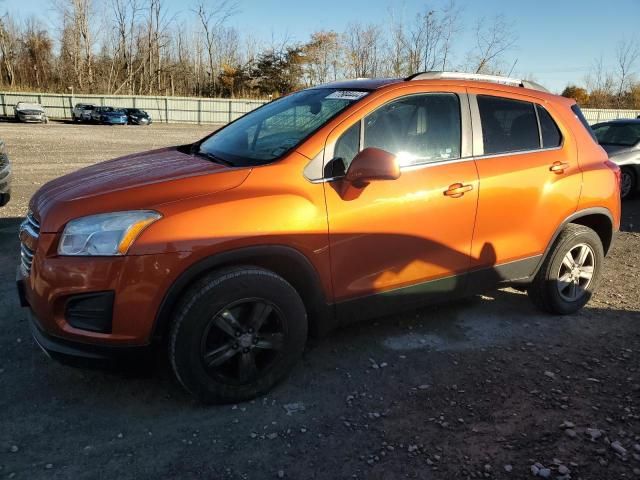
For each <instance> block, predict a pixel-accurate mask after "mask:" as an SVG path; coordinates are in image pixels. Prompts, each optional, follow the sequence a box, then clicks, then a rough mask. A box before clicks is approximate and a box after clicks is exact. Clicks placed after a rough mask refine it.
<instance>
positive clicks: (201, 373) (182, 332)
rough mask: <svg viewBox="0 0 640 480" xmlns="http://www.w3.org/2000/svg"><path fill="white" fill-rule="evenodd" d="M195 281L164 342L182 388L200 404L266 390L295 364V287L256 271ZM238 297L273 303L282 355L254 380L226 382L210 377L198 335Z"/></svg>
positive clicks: (298, 342)
mask: <svg viewBox="0 0 640 480" xmlns="http://www.w3.org/2000/svg"><path fill="white" fill-rule="evenodd" d="M207 279H208V281H205V282H200V283H199V284H198V285H197V286H196V287H197V291H196V293H195V294H193V295H189V296H188V298H187V300H188V301H187V302H186V303H184V304H183V305H182V306H181V308H180V309H179V314H178V317H177V318H176V319H175V324H174V331H173V333H172V337H171V342H170V358H171V361H172V364H173V367H174V371H175V373H176V375H177V377H178V379H179V380H180V382H181V383H182V384H183V385H184V386H185V388H186V389H187V390H188V391H190V392H191V393H192V394H194V395H195V396H197V397H198V398H200V399H201V400H203V401H205V402H207V403H210V402H215V403H227V402H236V401H242V400H247V399H249V398H253V397H255V396H257V395H259V394H261V393H264V392H266V391H267V390H269V389H270V388H271V387H272V386H273V385H275V384H276V383H277V382H278V381H280V380H281V379H282V378H284V377H285V376H286V375H287V373H288V372H289V371H290V370H291V368H292V367H293V365H294V364H295V363H296V362H297V361H298V360H299V358H300V356H301V355H302V352H303V350H304V346H305V343H306V338H307V316H306V311H305V308H304V305H303V303H302V300H301V299H300V297H299V295H298V294H297V292H296V291H295V289H294V288H293V287H292V286H291V285H290V284H288V283H287V282H286V281H285V280H284V279H282V278H281V277H279V276H277V275H275V274H273V273H271V272H267V271H265V270H260V269H251V268H246V269H242V270H239V271H235V272H220V274H219V275H217V276H215V277H214V278H211V276H209V277H207ZM244 298H261V299H265V300H267V301H269V302H271V303H273V304H274V305H275V306H276V307H277V308H278V309H279V310H280V312H281V314H282V319H283V323H284V335H285V339H284V346H283V349H282V355H281V356H280V357H279V358H278V359H277V360H276V363H274V364H273V365H271V366H270V367H269V368H268V370H267V371H266V372H264V373H263V374H262V375H261V376H260V377H259V378H258V379H257V380H256V381H255V382H253V383H250V384H245V385H232V384H226V383H223V382H222V381H219V380H218V379H215V378H214V377H212V376H210V375H209V374H208V373H207V372H206V370H205V367H204V365H203V363H202V358H201V342H202V337H203V335H204V333H205V331H206V329H207V326H208V325H209V323H210V322H211V320H212V318H213V316H214V315H215V314H216V313H217V312H219V311H220V310H222V309H223V308H224V307H226V306H227V305H229V304H231V303H233V302H235V301H237V300H241V299H244Z"/></svg>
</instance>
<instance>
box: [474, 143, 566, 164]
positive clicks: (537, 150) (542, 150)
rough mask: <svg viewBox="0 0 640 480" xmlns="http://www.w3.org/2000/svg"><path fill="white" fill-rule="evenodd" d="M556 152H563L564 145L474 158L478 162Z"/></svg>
mask: <svg viewBox="0 0 640 480" xmlns="http://www.w3.org/2000/svg"><path fill="white" fill-rule="evenodd" d="M554 150H562V145H560V146H559V147H549V148H536V149H533V150H516V151H514V152H504V153H491V154H487V155H484V154H483V155H477V156H475V157H474V158H475V159H477V160H484V159H485V158H496V157H508V156H512V155H525V154H527V153H539V152H551V151H554Z"/></svg>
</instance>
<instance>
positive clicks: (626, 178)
mask: <svg viewBox="0 0 640 480" xmlns="http://www.w3.org/2000/svg"><path fill="white" fill-rule="evenodd" d="M621 170H622V172H621V175H622V176H621V178H620V198H621V199H623V200H626V199H627V198H631V197H633V195H634V194H635V193H636V192H637V189H638V176H637V175H636V172H635V171H634V170H633V168H631V167H622V169H621Z"/></svg>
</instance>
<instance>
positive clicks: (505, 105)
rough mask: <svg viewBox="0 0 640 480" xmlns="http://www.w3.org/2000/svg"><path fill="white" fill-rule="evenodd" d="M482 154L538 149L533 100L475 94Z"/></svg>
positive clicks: (538, 137) (538, 140)
mask: <svg viewBox="0 0 640 480" xmlns="http://www.w3.org/2000/svg"><path fill="white" fill-rule="evenodd" d="M477 98H478V109H479V110H480V120H481V122H482V139H483V142H484V153H485V155H491V154H496V153H508V152H517V151H522V150H536V149H539V148H540V136H539V133H538V120H537V119H536V112H535V110H534V106H533V103H529V102H522V101H520V100H511V99H507V98H500V97H490V96H486V95H478V97H477Z"/></svg>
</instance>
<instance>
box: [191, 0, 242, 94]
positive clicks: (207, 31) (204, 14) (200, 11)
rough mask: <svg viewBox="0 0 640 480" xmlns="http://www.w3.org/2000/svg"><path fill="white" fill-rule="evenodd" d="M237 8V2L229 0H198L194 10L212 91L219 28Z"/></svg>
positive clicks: (214, 80)
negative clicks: (210, 0)
mask: <svg viewBox="0 0 640 480" xmlns="http://www.w3.org/2000/svg"><path fill="white" fill-rule="evenodd" d="M237 8H238V7H237V4H236V3H235V2H230V1H229V0H221V1H219V2H217V3H207V2H206V0H200V2H199V3H198V4H197V6H196V8H195V10H194V12H195V14H196V16H197V17H198V20H199V22H200V26H201V27H202V30H203V33H204V40H205V42H206V50H207V60H208V67H209V69H208V72H207V74H208V75H209V77H210V82H211V87H212V90H213V91H215V89H216V70H217V67H218V62H217V61H216V58H217V55H218V51H217V49H218V47H219V45H218V42H219V41H220V34H221V29H222V27H223V26H224V24H225V22H226V21H227V19H228V18H229V17H230V16H232V15H234V14H235V13H236V12H237Z"/></svg>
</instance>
